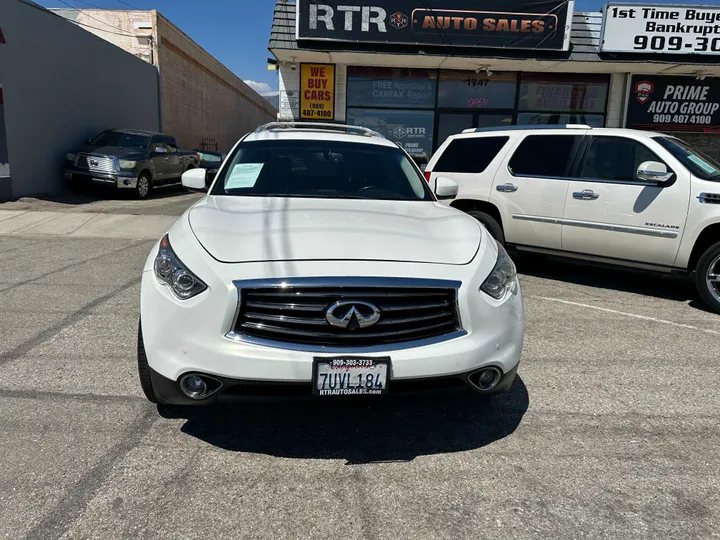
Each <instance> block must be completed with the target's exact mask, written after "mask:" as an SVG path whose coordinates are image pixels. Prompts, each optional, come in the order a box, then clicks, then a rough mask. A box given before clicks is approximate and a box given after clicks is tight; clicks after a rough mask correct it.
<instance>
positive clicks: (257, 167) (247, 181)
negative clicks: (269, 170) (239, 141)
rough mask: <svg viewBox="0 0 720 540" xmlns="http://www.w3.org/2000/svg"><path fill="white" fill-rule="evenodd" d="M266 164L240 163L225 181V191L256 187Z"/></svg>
mask: <svg viewBox="0 0 720 540" xmlns="http://www.w3.org/2000/svg"><path fill="white" fill-rule="evenodd" d="M264 165H265V164H264V163H238V164H237V165H235V166H234V167H233V170H232V172H231V173H230V176H229V177H228V179H227V180H226V181H225V189H242V188H251V187H253V186H255V182H257V179H258V176H260V172H261V171H262V168H263V166H264Z"/></svg>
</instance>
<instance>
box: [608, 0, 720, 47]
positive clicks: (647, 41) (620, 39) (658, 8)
mask: <svg viewBox="0 0 720 540" xmlns="http://www.w3.org/2000/svg"><path fill="white" fill-rule="evenodd" d="M600 51H601V52H620V53H655V54H657V53H660V54H716V55H720V7H713V6H676V5H662V4H615V3H610V4H608V5H607V6H605V18H604V24H603V35H602V39H601V41H600Z"/></svg>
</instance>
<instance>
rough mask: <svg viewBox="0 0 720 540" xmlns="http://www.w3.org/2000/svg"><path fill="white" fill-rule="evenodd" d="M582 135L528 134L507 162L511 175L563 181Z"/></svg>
mask: <svg viewBox="0 0 720 540" xmlns="http://www.w3.org/2000/svg"><path fill="white" fill-rule="evenodd" d="M582 140H583V136H582V135H529V136H527V137H525V139H524V140H523V142H521V143H520V146H518V148H517V150H515V154H514V155H513V157H512V158H511V159H510V163H509V168H510V172H511V173H512V174H513V175H515V176H550V177H554V178H567V177H569V176H570V167H571V165H572V161H573V158H574V156H575V153H576V152H577V149H578V148H579V146H580V144H581V143H582Z"/></svg>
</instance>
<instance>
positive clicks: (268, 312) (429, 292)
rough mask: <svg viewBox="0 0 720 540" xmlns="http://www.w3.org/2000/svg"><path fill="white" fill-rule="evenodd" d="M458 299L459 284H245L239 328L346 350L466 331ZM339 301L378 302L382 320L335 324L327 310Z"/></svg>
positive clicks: (266, 336)
mask: <svg viewBox="0 0 720 540" xmlns="http://www.w3.org/2000/svg"><path fill="white" fill-rule="evenodd" d="M456 297H457V290H456V288H454V287H396V286H393V287H374V286H372V287H371V286H360V287H357V286H343V287H338V286H287V285H286V286H284V287H280V286H271V287H255V288H243V289H241V291H240V298H241V300H240V306H239V310H238V317H237V320H236V322H235V327H234V332H235V334H236V335H240V336H249V337H253V338H260V339H263V340H271V341H276V342H284V343H293V344H300V345H317V346H326V347H343V348H355V347H371V346H376V345H385V344H392V343H403V342H409V341H417V340H421V339H427V338H433V337H438V336H443V335H445V334H450V333H453V332H455V331H457V330H460V328H461V326H460V318H459V316H458V310H457V301H456ZM336 302H358V303H369V304H372V305H374V306H376V307H377V308H378V309H379V311H380V318H379V320H378V322H377V323H375V324H374V325H372V326H369V327H367V328H359V327H358V325H357V324H355V325H353V324H350V327H351V328H352V329H350V328H341V327H337V326H333V325H331V324H330V323H329V322H328V321H327V319H326V313H327V311H328V309H329V308H330V306H332V305H334V304H335V303H336ZM363 309H365V308H363ZM341 315H342V314H341ZM363 315H364V313H363Z"/></svg>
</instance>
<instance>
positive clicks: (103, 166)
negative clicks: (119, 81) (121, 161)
mask: <svg viewBox="0 0 720 540" xmlns="http://www.w3.org/2000/svg"><path fill="white" fill-rule="evenodd" d="M75 166H76V167H77V168H78V169H84V170H87V171H90V172H96V173H104V174H112V173H114V172H116V168H115V160H114V159H113V158H109V157H103V156H93V155H91V154H78V156H77V158H76V159H75Z"/></svg>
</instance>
